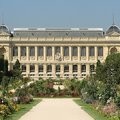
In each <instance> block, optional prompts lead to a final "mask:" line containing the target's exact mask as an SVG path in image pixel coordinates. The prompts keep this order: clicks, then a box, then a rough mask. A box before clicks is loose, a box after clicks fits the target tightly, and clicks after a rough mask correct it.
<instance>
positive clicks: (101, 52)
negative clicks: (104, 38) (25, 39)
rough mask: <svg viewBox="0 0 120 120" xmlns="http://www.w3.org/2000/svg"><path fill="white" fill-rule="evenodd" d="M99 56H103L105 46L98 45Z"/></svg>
mask: <svg viewBox="0 0 120 120" xmlns="http://www.w3.org/2000/svg"><path fill="white" fill-rule="evenodd" d="M98 56H103V47H98Z"/></svg>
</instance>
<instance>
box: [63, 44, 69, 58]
mask: <svg viewBox="0 0 120 120" xmlns="http://www.w3.org/2000/svg"><path fill="white" fill-rule="evenodd" d="M64 56H69V47H67V46H66V47H64Z"/></svg>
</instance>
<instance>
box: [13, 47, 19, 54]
mask: <svg viewBox="0 0 120 120" xmlns="http://www.w3.org/2000/svg"><path fill="white" fill-rule="evenodd" d="M13 56H18V47H17V46H14V47H13Z"/></svg>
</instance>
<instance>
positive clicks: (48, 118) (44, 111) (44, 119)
mask: <svg viewBox="0 0 120 120" xmlns="http://www.w3.org/2000/svg"><path fill="white" fill-rule="evenodd" d="M19 120H93V118H91V117H90V116H89V115H88V114H87V113H86V112H84V111H83V110H82V109H81V107H80V106H78V105H77V104H76V103H74V101H73V100H72V99H70V98H68V99H67V98H65V99H64V98H61V99H58V98H56V99H52V98H51V99H43V100H42V102H40V103H39V104H38V105H36V106H35V107H33V109H31V110H30V111H29V112H28V113H26V114H25V115H24V116H22V117H21V118H20V119H19Z"/></svg>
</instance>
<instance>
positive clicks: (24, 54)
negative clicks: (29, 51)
mask: <svg viewBox="0 0 120 120" xmlns="http://www.w3.org/2000/svg"><path fill="white" fill-rule="evenodd" d="M21 56H26V47H21Z"/></svg>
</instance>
